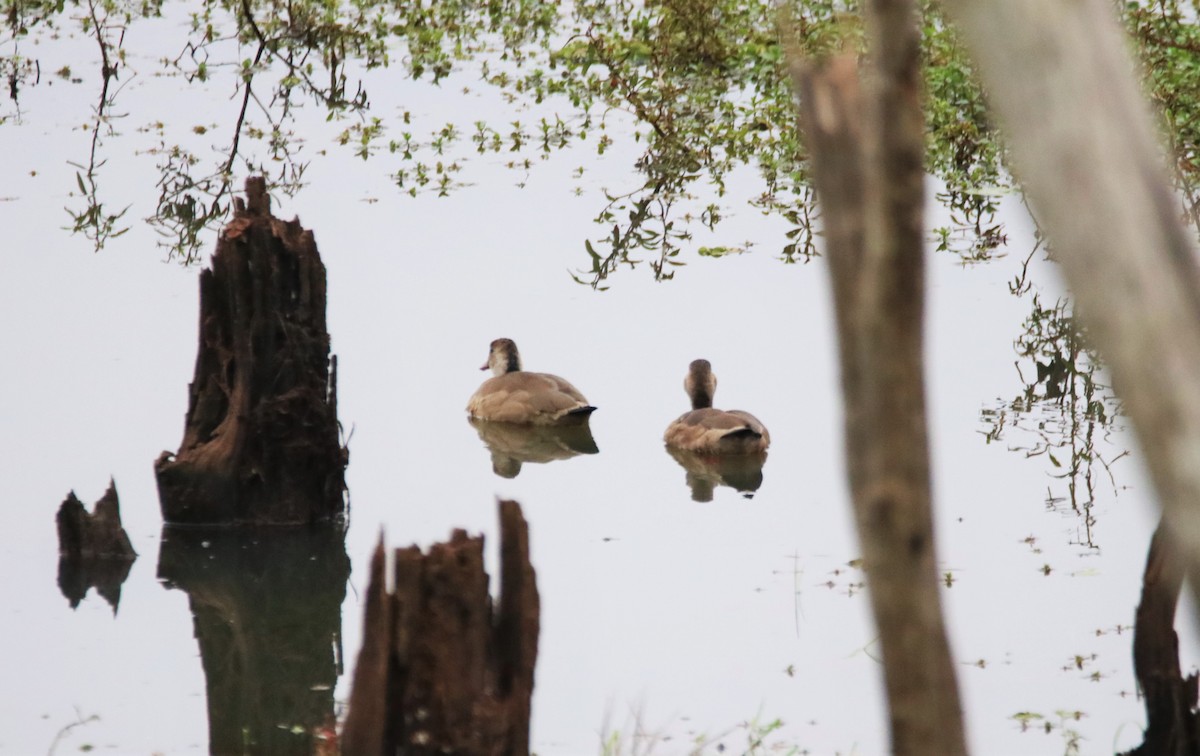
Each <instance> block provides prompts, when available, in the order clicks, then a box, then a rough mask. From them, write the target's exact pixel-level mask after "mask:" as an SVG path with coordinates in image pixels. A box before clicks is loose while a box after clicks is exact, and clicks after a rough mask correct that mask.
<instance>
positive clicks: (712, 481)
mask: <svg viewBox="0 0 1200 756" xmlns="http://www.w3.org/2000/svg"><path fill="white" fill-rule="evenodd" d="M666 449H667V453H668V454H670V455H671V456H672V457H673V458H674V459H675V461H676V462H678V463H679V464H680V466H682V467H683V469H684V470H687V484H688V488H690V489H692V501H712V500H713V492H714V491H715V490H716V488H717V486H728V487H729V488H732V489H734V490H735V491H738V492H740V493H741V494H742V496H744V497H745V498H747V499H750V498H753V497H754V492H755V491H757V490H758V489H759V487H760V486H761V485H762V482H763V473H762V469H763V465H764V464H766V461H767V453H766V452H758V453H756V454H732V455H722V454H698V453H696V452H693V451H688V450H686V449H677V448H675V447H673V446H668V447H666Z"/></svg>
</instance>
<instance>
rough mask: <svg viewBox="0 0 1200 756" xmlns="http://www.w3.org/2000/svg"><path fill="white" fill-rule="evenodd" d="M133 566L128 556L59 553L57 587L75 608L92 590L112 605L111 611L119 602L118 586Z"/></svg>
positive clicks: (114, 611) (115, 609) (119, 590)
mask: <svg viewBox="0 0 1200 756" xmlns="http://www.w3.org/2000/svg"><path fill="white" fill-rule="evenodd" d="M131 569H133V560H132V559H110V558H107V557H74V556H68V555H66V554H63V555H62V556H60V557H59V558H58V589H59V590H60V591H62V595H63V596H65V597H66V599H67V601H68V602H70V604H71V608H72V609H75V608H76V607H78V606H79V604H80V602H82V601H83V599H84V598H85V597H86V596H87V592H88V590H90V589H92V588H95V589H96V592H97V593H99V594H100V596H101V597H102V598H103V599H104V600H105V601H107V602H108V605H109V606H111V607H112V610H113V614H114V615H115V614H116V613H117V606H118V604H120V603H121V585H122V584H123V583H124V582H125V578H127V577H129V571H130V570H131Z"/></svg>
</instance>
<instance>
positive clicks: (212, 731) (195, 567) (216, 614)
mask: <svg viewBox="0 0 1200 756" xmlns="http://www.w3.org/2000/svg"><path fill="white" fill-rule="evenodd" d="M349 576H350V559H349V557H347V556H346V547H345V533H344V531H343V529H342V528H341V527H340V526H324V527H311V528H309V527H304V528H173V527H169V526H168V527H166V528H164V529H163V534H162V549H161V550H160V552H159V561H158V577H159V579H160V580H162V581H163V583H164V585H165V586H166V587H167V588H168V589H179V590H182V591H185V592H186V593H187V595H188V605H189V607H190V608H191V611H192V617H193V623H194V629H195V636H196V642H197V644H198V645H199V648H200V663H201V664H202V665H203V667H204V680H205V688H206V693H207V702H208V733H209V744H208V750H209V752H210V753H214V754H234V753H236V754H258V753H261V754H297V755H300V754H303V755H304V756H310V755H311V754H314V753H317V752H318V751H320V750H321V749H322V747H323V746H325V745H327V744H328V743H332V742H335V741H334V740H333V736H331V735H328V734H327V733H328V730H329V726H330V723H331V722H333V721H334V720H335V711H334V698H333V692H334V687H335V685H336V683H337V678H338V677H339V676H340V675H341V674H342V670H343V664H342V650H341V637H342V601H343V600H344V599H345V597H346V580H347V578H348V577H349ZM325 737H329V738H330V740H329V741H328V742H326V741H324V740H323V738H325Z"/></svg>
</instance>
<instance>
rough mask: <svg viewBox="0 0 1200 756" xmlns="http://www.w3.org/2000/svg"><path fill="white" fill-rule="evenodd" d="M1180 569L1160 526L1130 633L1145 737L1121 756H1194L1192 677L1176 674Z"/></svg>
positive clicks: (1197, 742)
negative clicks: (1176, 610)
mask: <svg viewBox="0 0 1200 756" xmlns="http://www.w3.org/2000/svg"><path fill="white" fill-rule="evenodd" d="M1184 567H1185V562H1184V558H1183V555H1182V554H1181V553H1180V544H1178V543H1177V542H1176V541H1175V539H1174V537H1173V536H1172V535H1171V533H1170V529H1169V528H1168V527H1167V525H1166V523H1165V521H1164V522H1162V523H1160V524H1159V526H1158V529H1157V530H1155V531H1154V537H1153V538H1152V539H1151V541H1150V553H1149V555H1147V557H1146V570H1145V572H1144V573H1143V576H1142V600H1141V601H1140V602H1139V603H1138V608H1137V619H1136V621H1135V623H1134V629H1133V668H1134V672H1135V673H1136V674H1137V679H1138V686H1139V687H1141V689H1142V698H1143V700H1144V703H1145V705H1146V732H1145V734H1144V735H1143V738H1142V745H1140V746H1138V747H1137V748H1135V749H1134V750H1132V751H1129V752H1128V754H1126V756H1195V755H1196V754H1200V712H1198V711H1197V676H1196V673H1194V672H1193V673H1192V674H1190V675H1188V676H1187V677H1184V676H1183V674H1182V672H1181V671H1180V668H1179V636H1178V635H1177V634H1176V632H1175V609H1176V607H1177V606H1178V604H1179V594H1180V592H1181V591H1182V590H1183V577H1184Z"/></svg>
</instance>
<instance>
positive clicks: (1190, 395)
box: [944, 0, 1200, 595]
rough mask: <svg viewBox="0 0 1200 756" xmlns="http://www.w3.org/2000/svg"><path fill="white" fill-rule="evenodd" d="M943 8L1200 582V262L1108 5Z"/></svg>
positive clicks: (1083, 1)
mask: <svg viewBox="0 0 1200 756" xmlns="http://www.w3.org/2000/svg"><path fill="white" fill-rule="evenodd" d="M944 5H945V6H946V9H947V10H948V11H950V13H951V14H952V16H953V18H954V19H955V20H956V21H957V23H958V24H959V26H960V27H961V29H962V31H963V33H964V36H965V38H966V41H967V43H968V47H969V49H970V51H971V53H972V55H973V57H974V58H975V59H976V61H977V62H978V67H979V71H980V74H981V76H982V78H983V82H984V84H985V87H986V89H987V92H988V101H989V103H990V104H991V106H992V108H993V110H994V111H995V113H996V114H997V115H998V116H999V120H1000V123H1001V126H1002V128H1003V131H1004V135H1005V138H1006V141H1007V142H1008V144H1009V146H1010V148H1011V151H1012V154H1013V157H1014V160H1015V163H1016V172H1017V174H1018V177H1019V178H1020V180H1021V185H1022V187H1023V188H1024V189H1025V191H1026V193H1027V194H1028V196H1029V198H1030V200H1031V203H1032V205H1033V208H1034V210H1035V212H1036V213H1037V216H1038V221H1039V223H1041V224H1042V226H1043V227H1044V228H1045V229H1046V231H1047V233H1048V236H1049V238H1050V241H1051V244H1052V248H1053V251H1054V255H1055V258H1056V259H1057V260H1058V261H1059V262H1060V263H1061V265H1062V270H1063V273H1064V275H1065V276H1066V279H1067V283H1068V284H1069V285H1070V288H1071V291H1072V293H1073V294H1074V297H1075V301H1076V304H1077V310H1078V312H1079V315H1080V317H1081V318H1082V321H1083V322H1084V324H1085V325H1086V326H1087V334H1088V337H1089V339H1090V340H1091V341H1092V342H1093V343H1094V345H1095V346H1096V347H1098V349H1099V350H1100V352H1101V354H1102V355H1103V357H1104V361H1105V363H1106V364H1107V365H1108V367H1109V369H1110V370H1111V372H1112V375H1113V382H1114V384H1115V385H1116V388H1117V391H1118V392H1119V393H1120V395H1121V397H1122V399H1123V400H1124V402H1125V408H1126V411H1127V412H1128V414H1129V416H1130V418H1131V420H1132V421H1133V425H1134V427H1135V428H1136V429H1137V433H1138V439H1139V441H1140V444H1141V448H1142V450H1143V452H1144V456H1145V460H1146V464H1147V465H1148V467H1149V468H1150V472H1151V476H1152V478H1153V480H1154V484H1155V488H1156V489H1157V492H1158V494H1159V497H1160V499H1161V501H1162V505H1163V515H1164V518H1165V521H1166V525H1167V527H1168V528H1169V529H1170V530H1171V531H1172V533H1173V534H1174V535H1175V537H1176V538H1177V539H1178V540H1179V542H1180V544H1181V545H1182V546H1183V547H1184V552H1185V558H1186V559H1187V562H1188V569H1189V571H1190V573H1191V575H1192V576H1193V577H1200V570H1197V565H1200V402H1198V401H1197V397H1200V268H1198V267H1197V264H1196V257H1195V251H1194V249H1193V247H1192V245H1191V243H1190V241H1189V240H1188V237H1187V234H1186V232H1185V231H1184V228H1183V226H1182V224H1181V222H1180V220H1179V217H1178V216H1179V211H1178V210H1179V208H1178V204H1177V202H1176V200H1175V198H1174V197H1173V196H1172V194H1171V192H1170V190H1169V188H1168V187H1169V184H1168V183H1167V175H1168V174H1167V170H1166V168H1165V166H1164V164H1163V160H1162V151H1161V147H1160V145H1159V144H1158V142H1157V140H1156V138H1155V134H1154V129H1153V127H1152V121H1151V119H1150V117H1149V113H1148V110H1147V106H1146V103H1145V101H1144V99H1143V98H1142V96H1141V94H1140V92H1139V90H1138V87H1137V84H1136V81H1135V78H1134V75H1133V65H1132V64H1131V62H1130V60H1129V55H1128V52H1127V46H1126V44H1125V40H1124V39H1123V37H1122V34H1121V31H1120V28H1119V26H1118V24H1117V23H1116V20H1115V19H1114V17H1113V8H1112V4H1111V3H1110V2H1108V0H1076V1H1075V2H1069V3H1068V2H1045V0H944ZM1189 582H1190V583H1191V585H1192V590H1193V595H1195V591H1196V590H1197V589H1200V581H1198V580H1191V581H1189Z"/></svg>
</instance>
